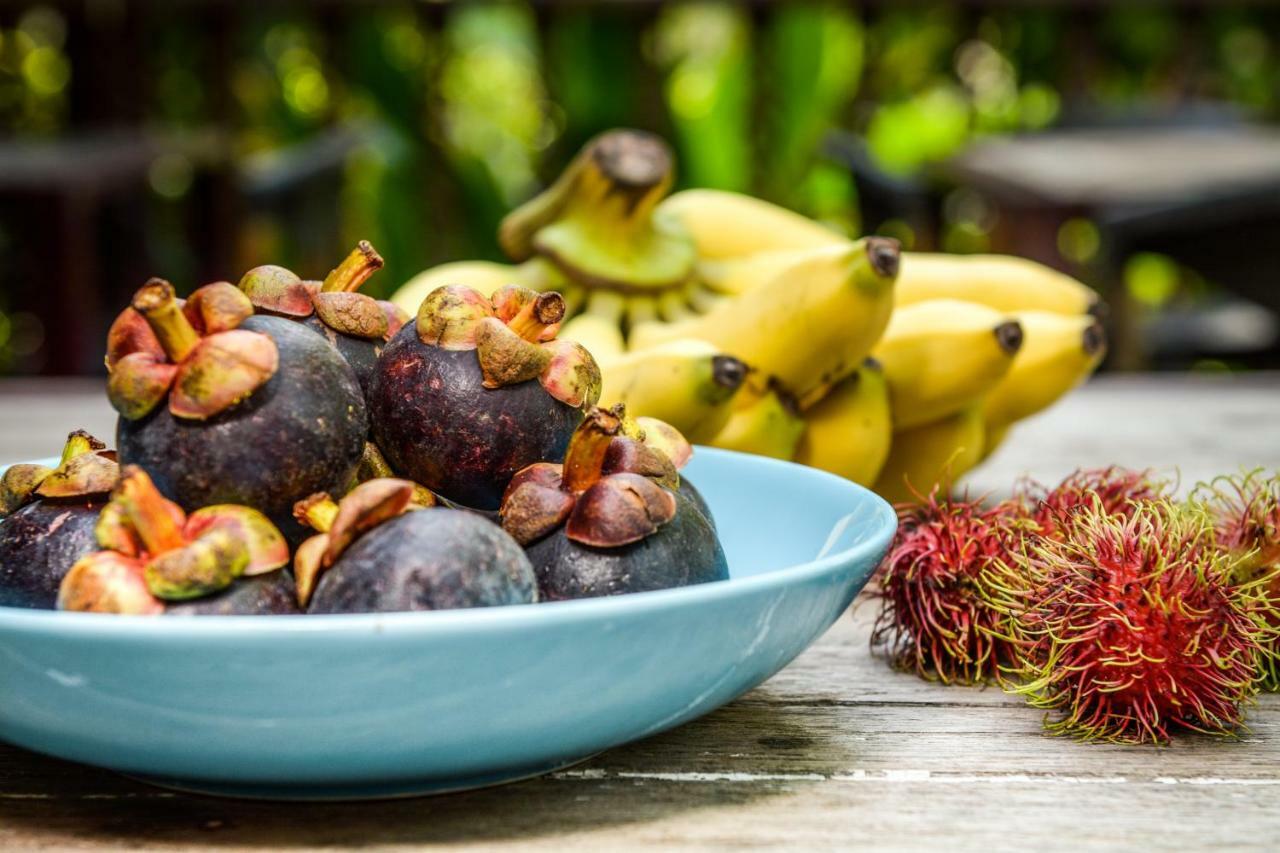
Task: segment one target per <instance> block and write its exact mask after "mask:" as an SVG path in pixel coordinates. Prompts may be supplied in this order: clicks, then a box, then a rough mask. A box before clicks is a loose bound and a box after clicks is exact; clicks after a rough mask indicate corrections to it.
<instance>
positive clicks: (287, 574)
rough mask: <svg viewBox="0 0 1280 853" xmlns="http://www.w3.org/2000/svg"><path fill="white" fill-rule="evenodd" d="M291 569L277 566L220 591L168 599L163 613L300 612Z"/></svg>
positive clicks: (264, 613) (232, 613)
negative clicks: (178, 599)
mask: <svg viewBox="0 0 1280 853" xmlns="http://www.w3.org/2000/svg"><path fill="white" fill-rule="evenodd" d="M296 588H297V585H296V583H295V581H294V579H293V572H291V571H289V570H288V569H280V570H279V571H276V572H271V573H269V574H265V575H256V576H255V577H251V578H245V577H242V578H240V579H239V580H237V581H236V582H235V583H233V584H232V585H231V586H229V587H227V588H226V589H224V590H223V591H222V592H215V593H214V594H213V595H209V596H206V597H204V598H197V599H195V600H194V601H183V602H170V603H168V604H166V605H165V609H164V612H165V615H166V616H289V615H296V614H299V613H301V612H302V611H301V610H300V609H299V608H298V602H297V599H296V597H295V595H296V594H295V589H296Z"/></svg>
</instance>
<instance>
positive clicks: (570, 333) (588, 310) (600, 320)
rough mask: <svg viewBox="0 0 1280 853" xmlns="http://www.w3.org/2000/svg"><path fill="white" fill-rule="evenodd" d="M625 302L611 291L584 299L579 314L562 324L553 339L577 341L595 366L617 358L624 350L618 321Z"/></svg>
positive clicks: (594, 292) (624, 344) (620, 319)
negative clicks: (596, 363)
mask: <svg viewBox="0 0 1280 853" xmlns="http://www.w3.org/2000/svg"><path fill="white" fill-rule="evenodd" d="M625 310H626V300H625V298H624V297H623V296H622V294H620V293H618V292H616V291H613V290H596V291H592V293H591V294H590V295H589V296H588V297H587V304H586V306H585V307H584V308H583V311H582V313H581V314H578V315H577V316H575V317H571V318H570V319H569V320H566V321H565V323H564V325H563V326H561V327H560V332H559V334H558V335H557V337H560V338H564V339H565V340H569V341H577V342H578V343H580V344H582V345H583V346H584V347H586V348H587V351H588V352H590V353H591V354H592V355H593V356H595V359H596V361H597V362H600V363H603V362H605V361H607V360H609V359H612V358H617V357H618V356H620V355H622V354H623V352H624V351H625V350H626V348H627V345H626V341H625V340H624V339H623V337H622V328H621V323H622V317H623V314H624V312H625Z"/></svg>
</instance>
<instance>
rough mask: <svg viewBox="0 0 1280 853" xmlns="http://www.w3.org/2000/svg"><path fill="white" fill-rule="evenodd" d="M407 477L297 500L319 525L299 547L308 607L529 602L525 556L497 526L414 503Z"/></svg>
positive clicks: (334, 609) (341, 609)
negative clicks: (340, 493)
mask: <svg viewBox="0 0 1280 853" xmlns="http://www.w3.org/2000/svg"><path fill="white" fill-rule="evenodd" d="M413 497H414V484H413V483H410V482H408V481H407V480H397V479H389V478H385V479H377V480H370V481H368V482H366V483H361V484H360V485H359V486H357V487H356V488H355V489H353V490H352V491H351V492H350V493H349V494H348V495H347V496H346V497H344V498H343V499H342V500H341V501H340V502H338V503H335V502H334V501H333V500H332V499H331V498H330V497H329V496H328V495H325V494H317V495H312V496H311V497H310V498H308V499H306V500H305V501H299V503H298V506H297V513H298V517H299V518H300V519H304V520H305V521H306V523H308V524H310V525H311V526H313V527H314V528H315V529H316V530H319V531H321V532H320V533H319V534H318V535H316V536H313V537H312V538H310V539H308V540H307V541H306V542H303V543H302V545H301V546H300V547H299V548H298V551H297V553H296V554H295V555H294V577H295V578H296V579H297V584H298V603H299V604H301V605H302V606H303V607H307V606H308V604H309V605H310V607H309V612H310V613H372V612H380V611H401V610H450V609H455V608H461V607H493V606H497V605H503V604H532V603H533V602H535V601H537V598H538V594H537V580H536V579H535V578H534V575H533V567H532V566H531V565H530V564H529V558H528V557H526V556H525V553H524V551H523V550H522V549H521V548H520V546H519V545H518V544H517V543H516V541H515V540H514V539H512V538H511V537H510V536H508V535H507V534H506V533H505V532H503V530H502V528H500V527H498V526H497V525H496V524H493V523H492V522H490V521H488V520H486V519H484V518H483V517H481V516H479V515H477V514H475V513H473V512H467V511H465V510H458V509H421V508H418V507H416V506H415V505H414V504H413V503H412V501H413Z"/></svg>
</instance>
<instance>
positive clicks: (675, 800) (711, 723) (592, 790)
mask: <svg viewBox="0 0 1280 853" xmlns="http://www.w3.org/2000/svg"><path fill="white" fill-rule="evenodd" d="M762 693H763V694H765V695H767V690H765V691H756V692H755V693H754V694H752V695H753V696H754V697H760V696H761V695H762ZM6 751H8V748H6V747H2V746H0V778H4V779H5V783H4V784H3V786H2V787H0V846H2V845H3V844H5V843H13V842H19V841H20V842H26V843H31V844H36V843H39V842H45V843H49V842H52V841H54V840H56V839H67V838H76V839H79V840H82V841H83V840H91V841H94V842H96V843H103V844H109V843H112V842H127V843H128V844H129V845H130V846H134V845H141V844H147V843H150V844H156V845H159V846H164V847H167V846H178V845H212V846H219V845H227V846H230V845H250V844H252V845H265V846H278V847H301V846H314V845H329V844H372V843H378V844H396V843H400V844H406V843H415V842H416V843H425V842H464V841H498V840H503V839H512V838H531V837H545V836H549V835H558V834H567V833H572V832H581V831H593V830H607V829H610V828H621V827H625V826H626V825H628V824H636V823H642V822H646V821H652V820H659V819H662V818H665V817H668V816H671V815H675V814H679V813H681V812H687V811H691V810H697V809H710V808H716V807H723V806H730V805H737V804H742V803H747V802H751V801H754V800H758V799H761V798H765V797H772V796H779V795H787V794H790V793H792V792H794V790H795V789H796V788H798V787H804V786H807V785H811V784H814V783H815V782H817V781H820V780H821V778H822V777H821V776H820V775H818V774H816V773H814V772H813V771H812V764H811V763H810V760H811V758H812V757H814V756H821V761H822V763H828V762H831V761H835V762H837V763H841V764H850V763H854V760H853V759H854V758H855V756H853V755H851V754H849V747H848V744H847V743H839V744H838V743H836V742H835V741H833V740H832V739H831V738H830V736H829V733H827V732H824V731H822V730H821V729H820V728H817V727H815V726H814V725H813V723H812V722H811V718H810V720H809V721H806V716H805V714H804V713H803V712H802V710H801V709H799V708H797V709H794V710H792V709H788V708H785V707H781V708H780V707H777V706H770V705H759V704H755V703H744V702H740V703H735V704H733V705H730V706H728V707H726V708H722V709H721V710H719V711H717V712H715V713H712V714H710V715H708V716H706V717H704V718H702V719H700V720H696V721H694V722H692V723H689V724H687V725H685V726H682V727H681V728H678V729H676V730H674V731H671V732H666V733H664V734H661V735H657V736H655V737H652V738H649V739H647V740H644V741H640V742H637V743H635V744H631V745H628V746H624V747H621V748H619V749H616V750H613V751H611V752H608V753H606V754H604V755H602V756H600V757H598V758H596V759H593V760H592V761H590V762H587V763H585V764H583V765H580V766H579V767H577V768H574V769H571V770H568V771H564V772H561V773H556V774H552V775H551V776H547V777H542V778H540V779H534V780H531V781H528V782H522V783H518V784H513V785H506V786H502V787H497V788H490V789H486V790H480V791H472V792H468V793H461V794H451V795H445V796H438V797H425V798H414V799H404V800H384V801H378V802H366V803H272V802H252V801H240V800H220V799H213V798H206V797H198V796H188V795H184V794H172V793H169V792H166V791H162V790H160V789H156V788H152V787H149V786H147V785H144V784H141V783H137V782H133V781H131V780H128V779H124V778H122V777H119V776H117V775H115V774H113V773H110V772H108V771H103V770H95V769H92V768H87V767H82V766H80V765H76V764H71V763H68V762H62V761H58V760H55V759H48V758H43V757H38V756H34V755H31V754H29V753H25V752H21V751H18V750H12V752H11V754H8V755H6ZM14 769H17V771H18V772H17V773H16V774H15V773H12V771H13V770H14ZM6 838H8V839H9V840H8V841H7V842H6Z"/></svg>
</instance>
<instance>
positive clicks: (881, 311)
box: [629, 237, 899, 399]
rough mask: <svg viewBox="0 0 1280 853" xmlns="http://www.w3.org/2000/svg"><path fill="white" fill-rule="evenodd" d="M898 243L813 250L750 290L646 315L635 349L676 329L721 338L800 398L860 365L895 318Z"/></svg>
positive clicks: (723, 346) (679, 333) (676, 333)
mask: <svg viewBox="0 0 1280 853" xmlns="http://www.w3.org/2000/svg"><path fill="white" fill-rule="evenodd" d="M898 254H899V253H898V244H897V243H896V242H895V241H893V240H888V239H885V238H883V237H868V238H866V239H864V240H859V241H857V242H855V243H849V242H843V243H835V244H832V245H828V246H823V247H822V248H819V249H813V250H811V251H809V252H807V253H806V254H805V255H804V256H803V257H802V258H799V259H798V260H796V262H795V263H793V264H792V265H791V266H789V267H787V268H786V269H785V270H783V271H782V272H781V273H779V274H778V275H776V276H775V277H774V278H773V279H772V280H770V281H769V282H768V283H766V284H764V285H762V286H760V287H758V288H756V289H755V290H753V291H752V292H751V293H749V294H745V295H743V296H739V297H735V298H732V299H725V300H722V301H720V302H717V303H716V304H715V305H713V306H712V307H711V310H710V311H708V312H707V313H706V314H703V315H701V316H699V317H696V318H694V319H692V320H686V321H683V322H680V323H641V324H639V325H638V326H635V327H633V328H632V329H631V336H630V339H629V343H630V346H631V348H632V349H644V348H646V347H650V346H653V345H655V344H657V343H661V342H662V341H664V340H669V339H672V338H677V337H692V338H699V339H701V340H705V341H707V342H709V343H711V344H714V345H715V346H716V347H717V348H719V349H720V351H721V352H724V353H727V354H729V355H734V356H737V357H738V358H740V359H742V360H743V361H745V362H746V363H748V364H750V365H751V367H752V368H753V369H755V370H758V371H759V372H760V374H761V375H762V376H764V377H770V378H772V379H773V380H775V381H776V382H777V383H779V384H780V385H781V386H782V388H783V389H785V390H786V391H787V392H788V393H790V394H792V395H793V396H795V397H796V398H799V399H805V398H807V396H808V395H809V393H810V392H811V391H812V390H813V389H815V388H817V387H819V386H821V385H824V384H826V383H830V382H834V381H836V380H838V379H841V378H843V377H844V376H847V375H848V374H849V373H850V372H851V371H853V370H855V369H856V368H857V366H858V365H859V364H861V363H862V360H863V358H865V357H866V355H867V353H868V351H869V350H870V349H871V346H872V344H874V343H875V341H876V340H877V339H878V338H879V337H880V334H881V333H882V332H883V331H884V328H885V326H886V324H887V323H888V320H889V314H890V312H891V311H892V302H893V279H894V276H895V275H896V274H897V267H898Z"/></svg>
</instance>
